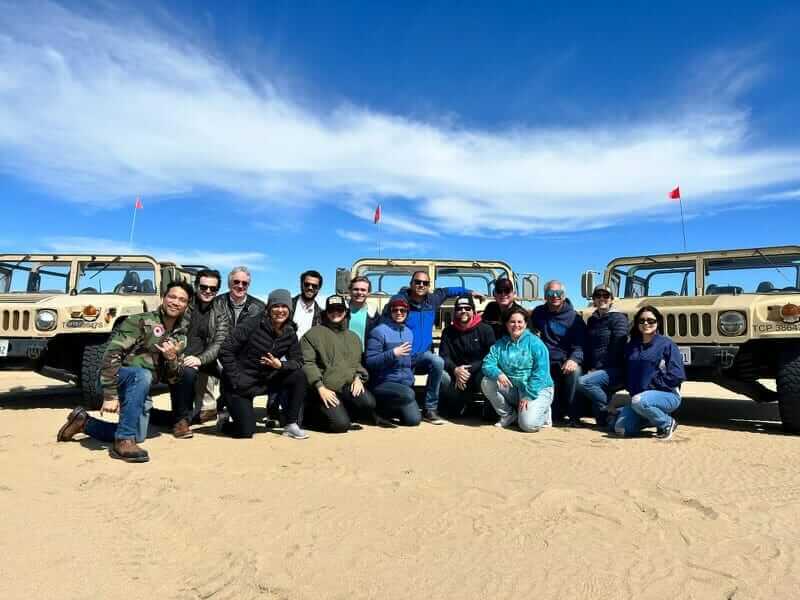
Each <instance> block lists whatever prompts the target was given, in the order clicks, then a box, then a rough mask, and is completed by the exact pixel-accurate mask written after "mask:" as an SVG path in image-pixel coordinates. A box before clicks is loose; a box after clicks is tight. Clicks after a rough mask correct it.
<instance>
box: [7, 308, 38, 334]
mask: <svg viewBox="0 0 800 600" xmlns="http://www.w3.org/2000/svg"><path fill="white" fill-rule="evenodd" d="M30 329H31V311H29V310H3V311H0V333H22V332H25V331H29V330H30Z"/></svg>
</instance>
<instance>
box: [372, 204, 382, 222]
mask: <svg viewBox="0 0 800 600" xmlns="http://www.w3.org/2000/svg"><path fill="white" fill-rule="evenodd" d="M380 220H381V205H380V204H378V206H376V207H375V214H374V215H373V217H372V222H373V223H375V224H376V225H377V224H378V221H380Z"/></svg>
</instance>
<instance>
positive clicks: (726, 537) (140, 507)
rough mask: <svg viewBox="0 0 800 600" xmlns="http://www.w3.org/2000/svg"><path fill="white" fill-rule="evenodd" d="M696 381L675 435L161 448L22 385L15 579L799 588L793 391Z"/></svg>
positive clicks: (100, 589)
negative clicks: (118, 447)
mask: <svg viewBox="0 0 800 600" xmlns="http://www.w3.org/2000/svg"><path fill="white" fill-rule="evenodd" d="M40 383H44V384H45V386H47V385H49V383H50V382H46V381H44V382H42V381H40ZM0 385H2V386H3V387H2V388H0V389H4V390H8V389H10V388H11V387H13V386H17V387H19V388H30V387H31V386H32V385H34V382H33V378H32V377H26V378H23V379H20V378H19V377H18V376H11V375H8V374H3V375H0ZM685 394H686V395H687V396H691V398H689V399H688V400H687V401H686V403H685V408H684V409H683V413H682V414H681V415H680V417H679V419H680V420H681V427H680V428H679V429H678V431H677V433H676V436H675V438H674V439H673V440H672V441H670V442H666V443H665V442H658V441H656V440H654V439H651V438H640V439H627V440H620V439H614V438H609V437H606V436H604V435H603V434H601V433H599V432H597V431H592V430H588V429H584V430H566V429H549V430H544V431H542V432H540V433H538V434H522V433H518V432H510V431H499V430H497V429H495V428H494V427H491V426H488V425H485V426H477V425H478V424H479V423H478V421H475V420H472V421H465V422H464V423H460V424H450V425H447V426H443V427H434V426H430V425H425V424H423V425H422V426H421V427H420V428H418V429H397V430H389V431H387V430H382V429H381V430H379V429H376V428H373V427H365V429H364V430H363V431H358V432H350V433H347V434H344V435H340V436H333V435H326V434H319V433H316V434H313V435H312V437H311V438H310V439H309V440H306V441H303V442H296V441H292V440H288V439H285V438H282V437H280V436H278V435H275V434H272V433H268V432H266V430H263V429H262V430H261V431H260V432H259V433H258V434H257V435H256V438H255V439H253V440H242V441H240V440H229V439H223V438H218V437H216V436H214V435H212V434H211V431H212V429H213V428H209V427H201V428H196V429H198V430H199V433H198V435H196V436H195V438H194V439H191V440H175V439H173V438H172V436H171V435H168V434H162V435H159V436H157V437H154V438H152V439H150V440H148V441H147V444H146V447H147V448H148V450H149V451H150V453H151V456H152V461H151V462H150V463H148V464H145V465H127V464H124V463H120V462H117V461H113V460H110V459H109V458H108V456H107V451H106V449H105V447H104V446H103V445H102V444H98V443H96V442H93V441H91V440H82V441H79V442H78V441H76V442H73V443H66V444H57V443H56V442H55V432H56V430H57V428H58V426H59V425H60V424H61V422H62V420H63V418H64V416H65V415H66V413H67V410H68V408H69V407H70V406H71V405H72V403H73V402H74V401H75V399H76V398H75V393H74V391H73V390H71V389H70V388H69V387H65V386H56V387H44V388H43V389H42V390H41V391H39V392H36V393H33V394H31V393H28V392H24V391H22V390H17V391H15V392H13V393H6V394H0V409H2V417H1V419H2V420H1V421H0V422H2V424H3V427H2V429H0V472H2V482H0V510H1V511H2V514H3V519H2V521H0V550H1V551H2V553H3V560H2V563H1V564H2V566H0V570H2V577H0V597H2V598H4V599H5V598H9V599H16V598H20V599H22V598H26V599H29V598H60V599H61V598H85V597H96V598H112V597H115V596H117V595H118V593H119V592H120V591H121V590H124V594H125V596H128V597H149V598H175V599H184V598H186V599H195V598H208V599H223V598H230V599H234V598H235V599H247V598H291V599H293V598H342V599H344V598H350V599H352V598H389V599H394V598H397V599H400V598H521V597H534V596H538V597H540V598H555V597H560V598H592V599H602V598H608V599H624V598H636V599H637V600H639V599H647V598H653V599H657V598H658V599H660V598H720V599H730V598H735V599H743V598H771V599H774V598H794V597H796V595H797V590H800V571H798V569H797V565H796V563H797V561H798V559H799V558H800V553H799V552H798V549H797V544H796V540H797V539H798V536H799V535H800V510H798V509H800V475H798V471H797V467H796V464H795V463H796V457H797V455H798V452H799V451H800V438H798V437H789V436H784V435H782V434H781V433H780V428H779V426H778V424H777V409H776V407H774V406H758V405H755V404H753V403H750V402H749V401H741V400H739V399H736V397H735V396H732V395H728V394H724V393H722V394H720V393H719V390H717V389H716V388H712V387H710V386H701V385H687V386H686V388H685ZM712 394H713V395H721V396H725V397H726V398H727V399H719V398H717V399H711V398H710V397H709V396H711V395H712ZM165 400H166V398H165V397H163V396H161V397H159V398H158V402H157V403H158V404H163V403H164V401H165ZM204 431H205V432H208V435H203V434H202V432H204Z"/></svg>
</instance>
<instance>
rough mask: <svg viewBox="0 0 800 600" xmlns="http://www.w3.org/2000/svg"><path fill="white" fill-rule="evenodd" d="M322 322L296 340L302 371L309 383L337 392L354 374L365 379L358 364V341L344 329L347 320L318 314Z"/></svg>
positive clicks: (364, 373)
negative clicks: (298, 340) (301, 357)
mask: <svg viewBox="0 0 800 600" xmlns="http://www.w3.org/2000/svg"><path fill="white" fill-rule="evenodd" d="M322 315H323V316H322V325H317V326H315V327H312V328H311V329H309V330H308V331H307V332H306V334H305V335H304V336H303V338H302V339H301V340H300V348H301V349H302V351H303V372H304V373H305V374H306V379H308V383H309V385H311V386H313V387H316V388H319V387H320V386H322V385H324V386H325V387H326V388H328V389H329V390H333V391H335V392H338V391H339V390H340V389H342V388H343V387H344V386H345V385H348V384H350V383H352V382H353V380H354V379H355V378H356V375H358V376H360V377H361V379H362V380H363V381H366V380H367V370H366V369H365V368H364V367H363V366H361V340H359V339H358V336H357V335H356V334H355V333H353V332H352V331H350V330H349V329H347V321H346V320H345V321H342V322H341V323H331V322H330V321H329V320H328V319H327V318H326V316H325V313H322Z"/></svg>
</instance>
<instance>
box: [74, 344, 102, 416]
mask: <svg viewBox="0 0 800 600" xmlns="http://www.w3.org/2000/svg"><path fill="white" fill-rule="evenodd" d="M106 345H107V344H106V343H105V342H103V343H99V344H88V345H86V346H85V347H84V349H83V357H82V360H81V381H80V383H81V395H82V397H83V405H84V406H85V407H86V408H88V409H89V410H97V409H99V408H100V406H101V405H102V404H103V391H102V389H101V388H100V366H101V365H102V363H103V354H104V353H105V351H106Z"/></svg>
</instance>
